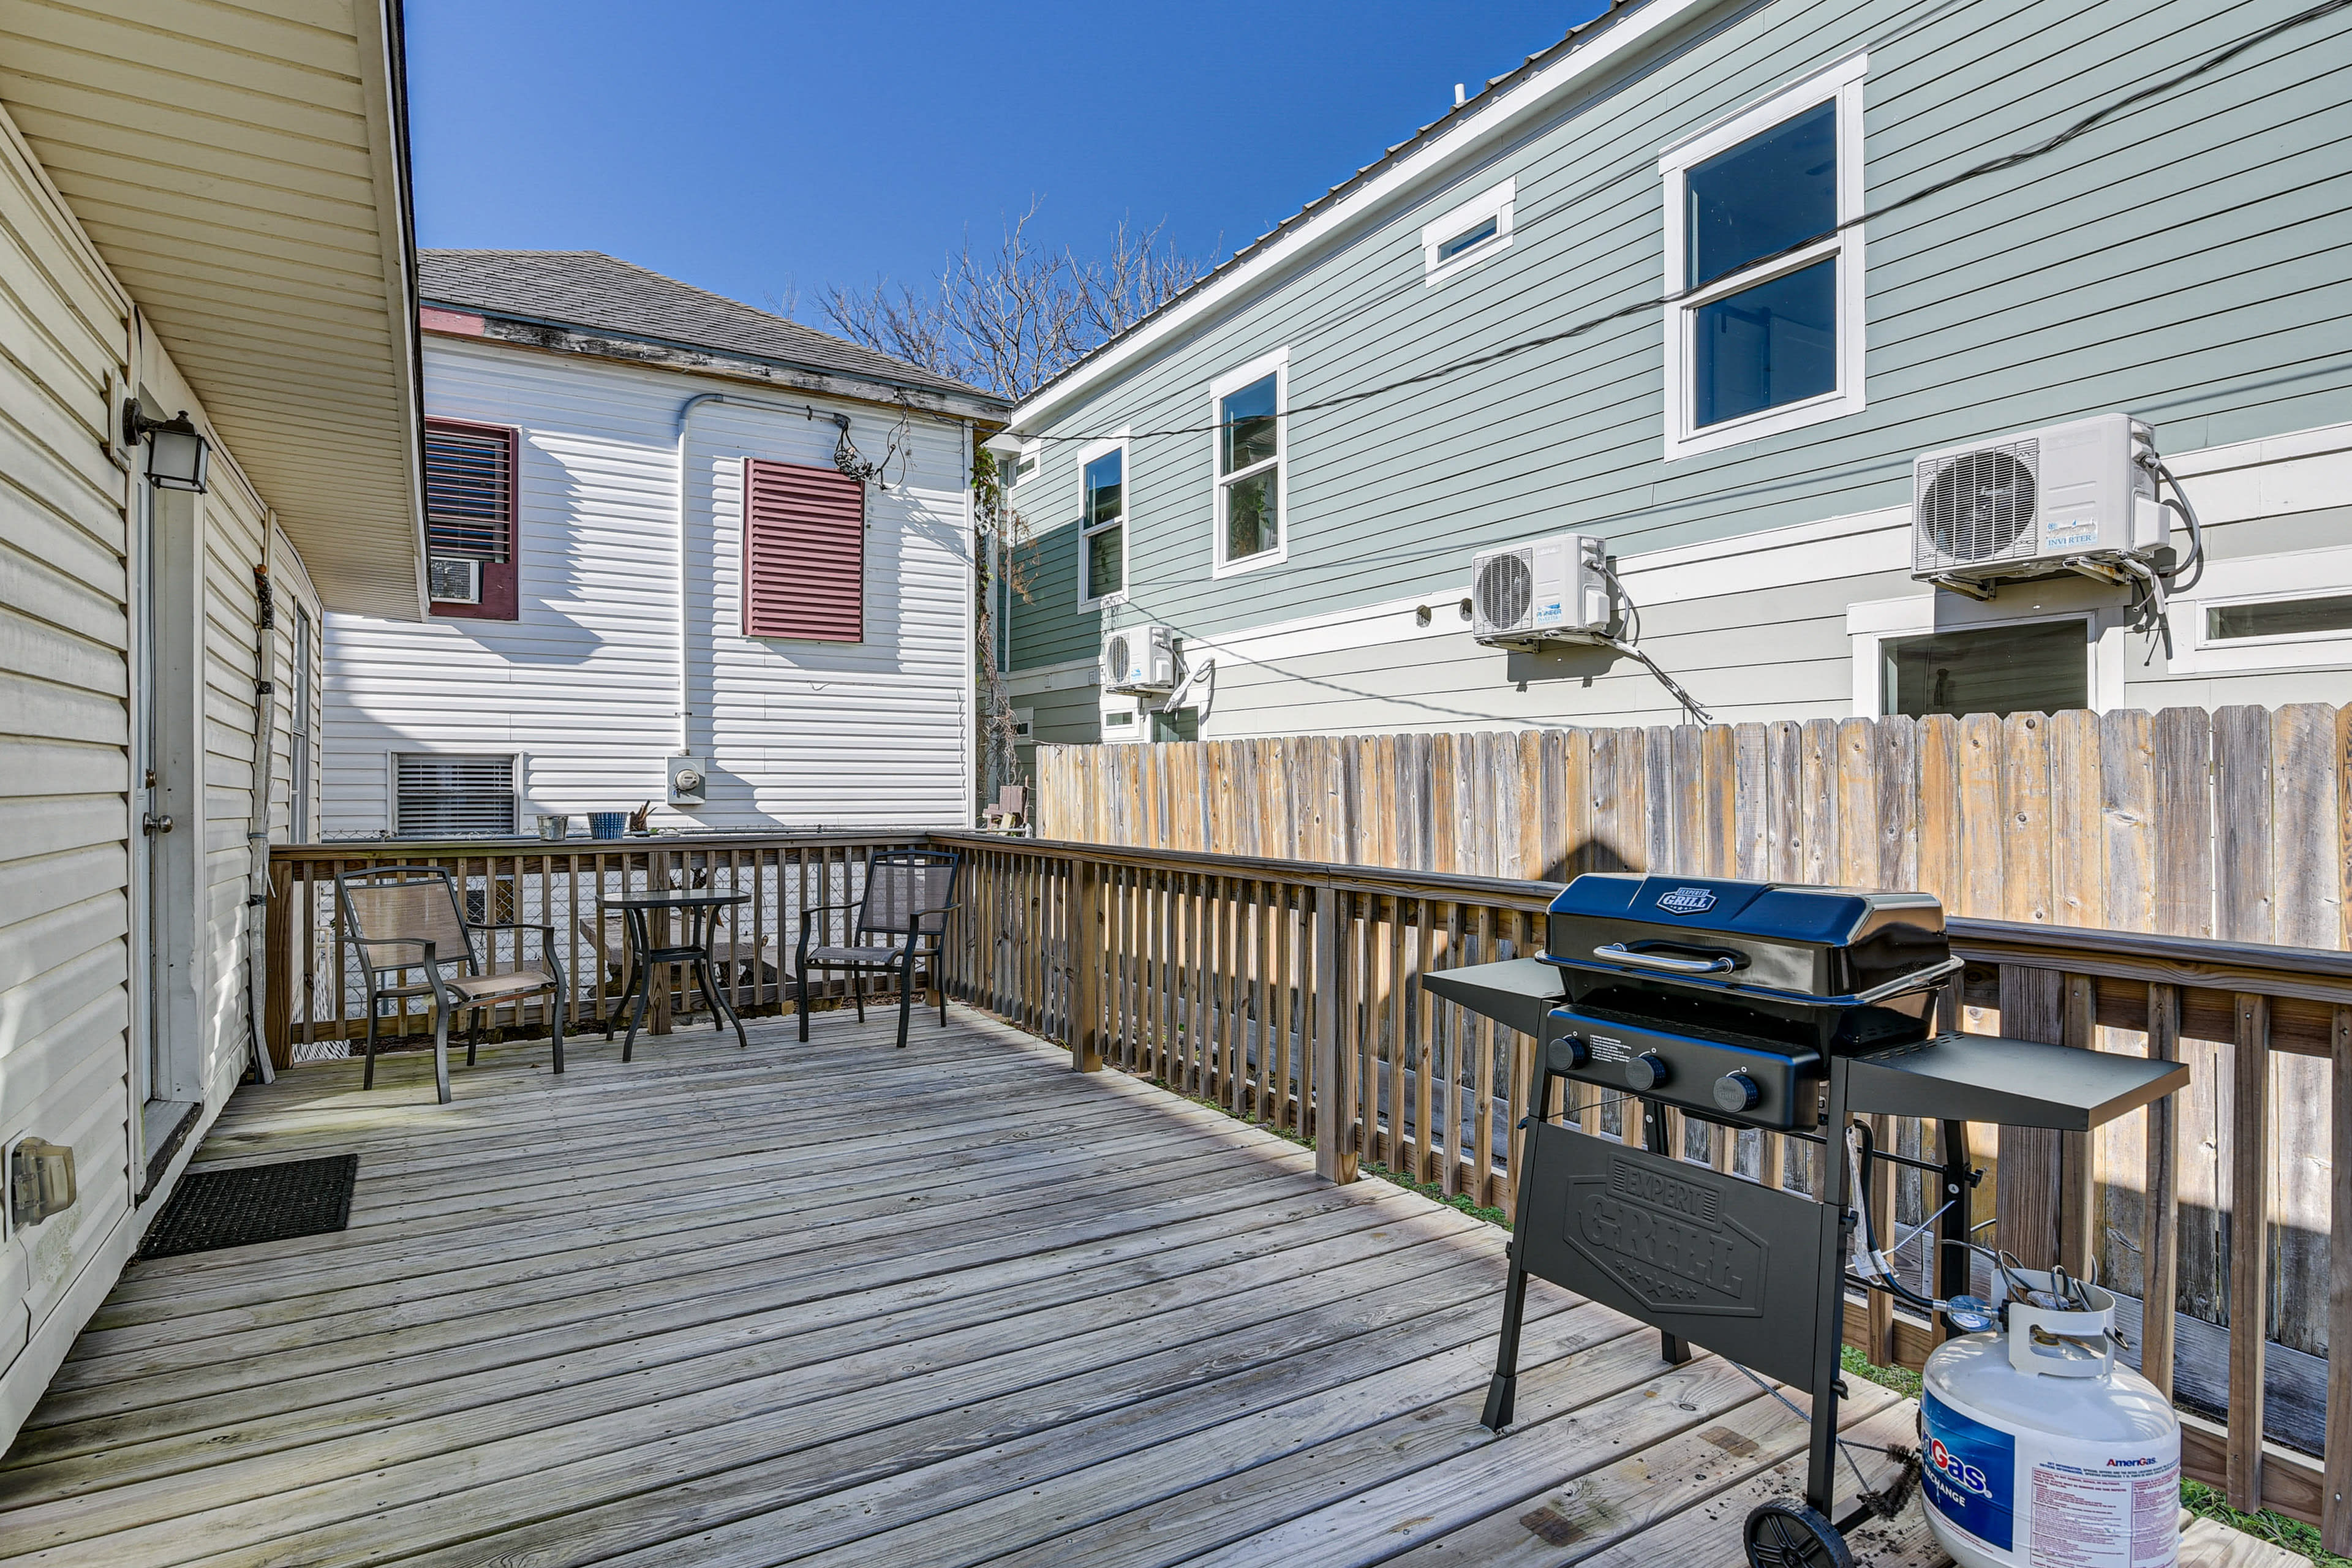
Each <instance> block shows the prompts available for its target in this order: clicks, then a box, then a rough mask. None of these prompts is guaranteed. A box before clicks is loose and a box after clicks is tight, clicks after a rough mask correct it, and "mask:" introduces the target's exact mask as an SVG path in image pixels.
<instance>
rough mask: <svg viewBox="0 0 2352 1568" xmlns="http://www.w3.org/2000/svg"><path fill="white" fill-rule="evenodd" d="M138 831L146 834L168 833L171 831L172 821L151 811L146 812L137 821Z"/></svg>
mask: <svg viewBox="0 0 2352 1568" xmlns="http://www.w3.org/2000/svg"><path fill="white" fill-rule="evenodd" d="M139 831H140V832H142V833H147V834H156V833H169V832H171V831H172V819H171V818H170V817H168V816H156V815H155V814H154V813H153V812H152V811H151V812H147V813H145V814H144V815H143V816H141V817H140V819H139Z"/></svg>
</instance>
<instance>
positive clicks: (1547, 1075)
mask: <svg viewBox="0 0 2352 1568" xmlns="http://www.w3.org/2000/svg"><path fill="white" fill-rule="evenodd" d="M1552 1080H1553V1074H1552V1073H1551V1072H1550V1070H1549V1068H1547V1069H1546V1070H1545V1072H1544V1075H1543V1077H1542V1078H1541V1079H1538V1082H1537V1085H1536V1110H1535V1115H1534V1116H1532V1117H1531V1118H1529V1119H1528V1130H1527V1133H1528V1135H1527V1137H1526V1138H1525V1140H1523V1141H1522V1142H1520V1144H1519V1165H1520V1170H1519V1206H1518V1208H1517V1211H1516V1212H1517V1214H1518V1215H1519V1216H1520V1219H1521V1222H1522V1223H1525V1220H1526V1216H1527V1215H1528V1212H1529V1210H1528V1205H1530V1204H1532V1203H1533V1202H1534V1201H1535V1192H1536V1154H1535V1148H1536V1131H1537V1127H1536V1124H1537V1123H1540V1122H1543V1121H1549V1120H1550V1117H1551V1086H1552ZM1508 1250H1509V1253H1510V1258H1511V1278H1510V1283H1509V1284H1508V1285H1507V1286H1506V1287H1505V1288H1504V1290H1503V1332H1502V1337H1501V1339H1500V1340H1499V1341H1498V1342H1496V1346H1495V1376H1494V1380H1493V1381H1492V1382H1490V1383H1488V1384H1486V1413H1485V1414H1484V1415H1480V1416H1479V1417H1478V1423H1479V1425H1480V1426H1484V1427H1486V1430H1488V1431H1489V1432H1499V1431H1501V1430H1502V1429H1503V1428H1504V1427H1506V1426H1509V1425H1510V1424H1511V1405H1512V1403H1513V1401H1514V1400H1515V1399H1517V1395H1518V1390H1519V1321H1520V1320H1521V1319H1522V1318H1524V1317H1525V1316H1526V1315H1527V1310H1528V1271H1527V1269H1526V1268H1524V1267H1523V1266H1522V1265H1521V1263H1520V1261H1519V1233H1518V1232H1517V1230H1516V1229H1515V1230H1513V1231H1512V1233H1511V1240H1510V1246H1509V1248H1508Z"/></svg>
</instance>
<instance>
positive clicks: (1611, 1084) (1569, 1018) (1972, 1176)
mask: <svg viewBox="0 0 2352 1568" xmlns="http://www.w3.org/2000/svg"><path fill="white" fill-rule="evenodd" d="M1961 967H1962V961H1961V960H1959V959H1958V958H1955V957H1954V956H1953V955H1952V952H1951V946H1950V942H1949V941H1948V938H1947V937H1946V935H1945V932H1944V914H1943V909H1942V907H1941V906H1940V905H1939V904H1938V903H1937V901H1936V900H1934V899H1933V898H1930V897H1928V896H1927V895H1926V894H1923V893H1889V892H1866V891H1862V890H1858V889H1848V888H1818V887H1798V886H1790V885H1787V884H1780V883H1769V882H1741V881H1727V880H1717V879H1698V878H1675V877H1645V876H1639V875H1630V874H1592V875H1587V876H1583V877H1580V878H1578V879H1576V880H1575V881H1574V882H1572V883H1570V884H1569V886H1568V887H1567V888H1566V889H1563V890H1562V891H1561V892H1560V893H1559V896H1558V897H1557V898H1556V899H1555V900H1553V901H1552V905H1551V910H1550V912H1549V917H1548V920H1547V925H1546V950H1545V952H1543V953H1542V954H1541V955H1539V956H1538V957H1534V958H1523V959H1514V960H1509V961H1507V962H1504V963H1486V964H1479V965H1475V966H1474V967H1471V968H1466V969H1456V970H1451V971H1447V972H1445V973H1437V974H1431V975H1429V976H1427V977H1426V979H1425V982H1424V983H1425V984H1427V986H1428V988H1429V989H1430V991H1432V992H1433V993H1434V994H1437V995H1440V996H1444V997H1447V998H1450V999H1451V1000H1454V1001H1456V1002H1459V1003H1461V1004H1462V1005H1465V1006H1466V1007H1468V1008H1470V1009H1472V1010H1473V1011H1475V1012H1477V1013H1481V1014H1484V1015H1485V1016H1488V1017H1491V1018H1494V1019H1496V1020H1497V1021H1498V1022H1500V1023H1503V1024H1505V1025H1507V1026H1510V1027H1511V1028H1514V1029H1517V1030H1518V1031H1519V1032H1520V1033H1522V1034H1526V1035H1529V1036H1531V1037H1534V1038H1535V1039H1536V1040H1537V1041H1538V1043H1539V1047H1540V1048H1539V1051H1538V1058H1537V1060H1538V1066H1539V1068H1540V1072H1539V1078H1538V1092H1537V1097H1536V1100H1535V1110H1534V1114H1533V1115H1532V1116H1530V1118H1529V1122H1528V1135H1527V1139H1526V1142H1525V1143H1524V1145H1523V1154H1522V1159H1521V1165H1520V1171H1519V1182H1520V1185H1519V1206H1518V1217H1517V1223H1516V1225H1515V1227H1514V1232H1513V1237H1512V1242H1511V1279H1510V1287H1509V1290H1508V1293H1507V1297H1506V1300H1505V1310H1504V1322H1503V1333H1502V1342H1501V1346H1500V1352H1499V1354H1498V1356H1497V1364H1496V1373H1495V1379H1494V1383H1493V1384H1492V1385H1491V1387H1490V1388H1489V1390H1488V1393H1487V1400H1486V1416H1485V1421H1486V1426H1490V1427H1492V1428H1494V1429H1496V1430H1497V1431H1499V1430H1501V1429H1502V1428H1503V1427H1504V1426H1507V1425H1508V1424H1509V1422H1510V1419H1511V1414H1512V1402H1513V1394H1514V1387H1515V1382H1516V1372H1517V1348H1518V1331H1519V1320H1520V1315H1521V1312H1522V1310H1523V1309H1524V1306H1525V1302H1526V1296H1527V1279H1528V1276H1529V1275H1530V1274H1532V1275H1535V1276H1537V1277H1538V1278H1540V1279H1549V1280H1551V1281H1553V1282H1554V1283H1556V1284H1559V1285H1562V1286H1565V1287H1566V1288H1568V1289H1571V1290H1574V1291H1576V1292H1577V1293H1579V1294H1580V1295H1583V1296H1586V1297H1589V1298H1591V1299H1592V1300H1597V1301H1600V1302H1602V1303H1604V1304H1605V1305H1608V1306H1611V1307H1613V1308H1615V1309H1617V1310H1620V1311H1622V1312H1625V1313H1627V1314H1628V1315H1630V1316H1633V1317H1635V1318H1638V1319H1640V1320H1641V1321H1644V1322H1647V1323H1650V1324H1652V1325H1654V1326H1655V1327H1656V1328H1658V1329H1659V1330H1660V1331H1661V1334H1662V1342H1663V1348H1664V1354H1665V1356H1666V1359H1667V1360H1669V1361H1675V1362H1679V1361H1682V1360H1684V1359H1686V1357H1687V1355H1688V1353H1689V1352H1688V1350H1687V1349H1686V1348H1685V1347H1686V1344H1693V1343H1695V1344H1698V1345H1702V1346H1705V1347H1706V1349H1708V1350H1710V1351H1713V1352H1716V1353H1717V1354H1719V1355H1721V1356H1724V1357H1725V1358H1727V1359H1728V1360H1731V1361H1734V1362H1738V1363H1741V1364H1742V1365H1744V1366H1747V1367H1749V1368H1751V1369H1753V1370H1755V1371H1757V1372H1759V1373H1764V1374H1765V1375H1768V1376H1770V1377H1775V1378H1778V1379H1780V1381H1782V1382H1784V1383H1787V1384H1793V1385H1795V1386H1797V1387H1800V1388H1803V1389H1806V1390H1809V1391H1811V1395H1812V1414H1811V1430H1812V1446H1811V1468H1810V1471H1809V1474H1808V1478H1807V1486H1806V1499H1807V1504H1808V1506H1807V1507H1806V1508H1802V1509H1800V1508H1797V1507H1795V1506H1794V1505H1792V1504H1778V1503H1775V1504H1767V1505H1765V1506H1764V1507H1763V1508H1760V1509H1759V1510H1756V1511H1755V1512H1754V1513H1753V1514H1751V1515H1750V1517H1749V1520H1748V1554H1749V1560H1750V1561H1751V1562H1752V1563H1791V1564H1814V1563H1819V1564H1834V1563H1843V1562H1845V1561H1847V1558H1846V1557H1845V1555H1844V1546H1843V1540H1842V1534H1841V1532H1842V1531H1843V1529H1845V1528H1849V1527H1851V1525H1852V1524H1853V1522H1854V1518H1853V1517H1849V1518H1847V1519H1845V1520H1843V1521H1834V1522H1833V1521H1832V1520H1831V1519H1830V1518H1829V1514H1830V1512H1831V1510H1832V1502H1833V1497H1834V1486H1833V1483H1834V1479H1835V1477H1834V1475H1833V1473H1832V1465H1833V1462H1834V1458H1835V1455H1836V1434H1837V1395H1838V1384H1837V1373H1838V1347H1839V1343H1840V1342H1841V1340H1842V1338H1843V1327H1844V1301H1845V1295H1846V1291H1847V1289H1848V1288H1849V1287H1860V1288H1863V1289H1877V1290H1884V1291H1887V1292H1889V1293H1892V1294H1894V1295H1896V1296H1898V1297H1902V1298H1906V1299H1907V1300H1909V1301H1910V1303H1911V1304H1912V1305H1913V1306H1915V1307H1917V1308H1920V1309H1923V1310H1928V1311H1930V1312H1942V1313H1945V1314H1946V1315H1947V1316H1948V1317H1951V1316H1952V1315H1953V1314H1954V1313H1957V1314H1958V1316H1957V1320H1956V1321H1959V1322H1961V1323H1962V1324H1964V1325H1965V1324H1967V1323H1968V1322H1969V1318H1968V1313H1967V1310H1966V1308H1965V1306H1964V1305H1961V1304H1959V1303H1955V1302H1954V1300H1952V1299H1953V1298H1963V1300H1965V1298H1964V1293H1965V1292H1966V1290H1967V1289H1968V1263H1969V1251H1968V1243H1969V1203H1968V1201H1967V1198H1968V1194H1969V1192H1970V1191H1971V1190H1972V1189H1973V1187H1974V1185H1975V1184H1976V1182H1977V1180H1978V1174H1979V1173H1977V1172H1976V1171H1975V1169H1974V1168H1973V1167H1972V1166H1971V1164H1970V1163H1969V1149H1968V1123H1969V1122H1971V1121H1977V1122H1992V1123H2000V1124H2005V1125H2009V1126H2017V1127H2043V1128H2055V1129H2059V1130H2062V1131H2088V1130H2089V1129H2091V1128H2093V1127H2096V1126H2099V1125H2101V1124H2103V1123H2105V1122H2106V1121H2112V1120H2113V1119H2115V1118H2116V1117H2117V1116H2121V1115H2123V1114H2125V1113H2126V1112H2127V1111H2130V1110H2136V1109H2137V1108H2138V1107H2140V1106H2144V1105H2147V1104H2148V1103H2149V1102H2151V1101H2153V1100H2158V1099H2161V1098H2162V1097H2163V1096H2165V1095H2168V1094H2170V1093H2172V1092H2174V1091H2175V1090H2177V1089H2180V1088H2182V1087H2184V1086H2185V1085H2186V1084H2187V1082H2188V1079H2189V1074H2188V1069H2187V1068H2184V1067H2181V1066H2179V1065H2178V1064H2175V1063H2171V1062H2164V1061H2150V1060H2147V1059H2144V1058H2136V1057H2125V1056H2111V1055H2105V1054H2103V1053H2100V1052H2095V1051H2086V1050H2078V1049H2074V1048H2070V1047H2062V1046H2050V1045H2042V1044H2036V1043H2033V1042H2030V1041H2023V1040H2008V1039H1998V1038H1994V1037H1989V1036H1981V1035H1956V1034H1949V1033H1944V1032H1941V1031H1940V1030H1939V1029H1938V1027H1937V1011H1938V1003H1939V1001H1940V1000H1941V998H1942V995H1943V993H1944V992H1945V990H1946V988H1947V987H1948V986H1950V985H1952V984H1955V983H1956V982H1957V980H1958V975H1959V973H1960V970H1961ZM1576 1086H1586V1087H1587V1088H1588V1089H1590V1090H1591V1091H1594V1092H1599V1093H1605V1094H1615V1095H1618V1096H1622V1097H1623V1099H1624V1100H1625V1101H1626V1103H1625V1106H1624V1115H1623V1117H1622V1126H1623V1127H1624V1128H1625V1129H1626V1137H1625V1139H1623V1140H1620V1139H1616V1138H1610V1137H1603V1136H1596V1135H1593V1134H1590V1133H1586V1132H1584V1131H1580V1130H1579V1129H1578V1128H1577V1127H1576V1126H1574V1125H1572V1124H1571V1121H1570V1117H1569V1115H1568V1114H1567V1112H1566V1110H1565V1108H1564V1106H1563V1105H1562V1104H1561V1103H1559V1101H1560V1100H1561V1098H1562V1096H1561V1094H1560V1093H1558V1092H1556V1090H1558V1091H1565V1094H1566V1095H1567V1096H1568V1097H1570V1098H1573V1097H1574V1096H1575V1093H1576ZM1636 1107H1638V1118H1637V1117H1636V1115H1635V1109H1636ZM1669 1109H1671V1110H1676V1111H1679V1112H1680V1113H1681V1114H1682V1115H1684V1116H1685V1117H1692V1118H1696V1119H1697V1120H1699V1121H1706V1122H1709V1123H1712V1124H1714V1125H1716V1126H1719V1127H1724V1128H1730V1129H1740V1128H1751V1127H1752V1128H1758V1129H1761V1130H1764V1131H1777V1132H1785V1133H1789V1134H1791V1135H1793V1136H1795V1137H1798V1138H1801V1139H1811V1140H1813V1141H1816V1142H1819V1143H1820V1144H1821V1145H1822V1148H1823V1152H1824V1153H1825V1155H1826V1171H1825V1175H1824V1180H1823V1183H1822V1191H1821V1192H1820V1193H1819V1194H1810V1195H1809V1194H1801V1193H1796V1192H1790V1191H1784V1190H1780V1189H1778V1188H1773V1187H1767V1186H1765V1185H1763V1184H1759V1183H1757V1182H1753V1181H1748V1180H1746V1179H1744V1178H1741V1177H1739V1176H1737V1175H1734V1174H1731V1173H1724V1172H1718V1171H1715V1170H1712V1169H1709V1168H1707V1167H1706V1166H1702V1165H1697V1164H1694V1163H1690V1162H1688V1161H1685V1160H1682V1159H1678V1158H1675V1156H1674V1154H1673V1152H1671V1151H1670V1147H1669V1142H1668V1136H1669V1132H1668V1119H1667V1117H1666V1115H1665V1114H1664V1113H1665V1111H1666V1110H1669ZM1876 1114H1891V1115H1897V1116H1916V1117H1926V1118H1930V1119H1933V1120H1935V1121H1938V1122H1940V1123H1941V1127H1942V1134H1943V1136H1942V1150H1943V1155H1944V1158H1943V1162H1942V1163H1941V1164H1940V1165H1929V1164H1926V1163H1922V1162H1918V1161H1913V1160H1909V1159H1906V1158H1904V1157H1902V1156H1899V1155H1896V1154H1895V1153H1893V1152H1887V1151H1881V1150H1878V1149H1876V1148H1875V1147H1874V1146H1873V1145H1872V1143H1871V1142H1870V1140H1869V1137H1868V1130H1867V1128H1866V1126H1864V1125H1862V1124H1859V1123H1855V1122H1854V1121H1853V1118H1855V1117H1857V1116H1864V1115H1876ZM1637 1134H1638V1142H1636V1141H1635V1139H1636V1136H1637ZM1875 1161H1894V1162H1896V1163H1900V1164H1905V1165H1909V1166H1913V1167H1915V1168H1917V1169H1920V1170H1923V1171H1927V1172H1930V1173H1933V1174H1934V1176H1935V1177H1936V1178H1937V1183H1938V1185H1939V1188H1940V1191H1941V1194H1942V1196H1943V1198H1944V1199H1945V1200H1946V1202H1945V1205H1944V1207H1943V1208H1942V1211H1941V1217H1940V1219H1939V1220H1938V1221H1937V1231H1936V1234H1937V1246H1936V1253H1937V1263H1936V1267H1935V1269H1934V1273H1935V1276H1936V1279H1937V1290H1936V1295H1935V1298H1934V1299H1929V1298H1926V1297H1921V1296H1918V1295H1916V1293H1915V1292H1913V1291H1911V1290H1910V1289H1907V1288H1906V1287H1905V1286H1904V1285H1903V1284H1902V1283H1901V1281H1900V1280H1899V1279H1897V1278H1896V1276H1895V1271H1894V1269H1893V1268H1891V1267H1889V1266H1888V1265H1887V1263H1886V1260H1885V1255H1884V1253H1883V1252H1882V1251H1881V1249H1880V1248H1879V1247H1878V1243H1877V1241H1876V1239H1875V1229H1876V1227H1875V1224H1874V1217H1873V1216H1872V1215H1870V1214H1869V1213H1868V1212H1867V1209H1866V1207H1865V1206H1864V1204H1863V1201H1862V1199H1863V1194H1864V1190H1865V1187H1866V1184H1865V1182H1864V1180H1863V1179H1862V1177H1863V1176H1864V1173H1866V1170H1867V1168H1868V1167H1869V1166H1870V1165H1871V1163H1874V1162H1875ZM1857 1237H1859V1238H1860V1240H1861V1242H1862V1246H1861V1247H1860V1248H1859V1249H1857V1248H1856V1247H1855V1242H1856V1240H1857ZM1947 1243H1949V1244H1950V1245H1946V1244H1947ZM1857 1259H1858V1260H1859V1262H1860V1267H1861V1270H1862V1271H1861V1274H1860V1275H1859V1276H1857V1275H1855V1274H1853V1273H1852V1272H1851V1271H1850V1265H1852V1264H1853V1263H1854V1262H1855V1260H1857Z"/></svg>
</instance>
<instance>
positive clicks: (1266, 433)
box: [1209, 349, 1290, 577]
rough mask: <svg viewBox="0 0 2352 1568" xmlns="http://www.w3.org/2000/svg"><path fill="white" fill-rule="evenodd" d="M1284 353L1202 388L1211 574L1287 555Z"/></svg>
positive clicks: (1225, 573)
mask: <svg viewBox="0 0 2352 1568" xmlns="http://www.w3.org/2000/svg"><path fill="white" fill-rule="evenodd" d="M1289 405H1290V351H1289V350H1288V349H1276V350H1275V351H1274V352H1273V353H1270V354H1265V355H1262V356H1261V357H1259V358H1257V359H1254V360H1252V361H1251V362H1250V363H1247V364H1245V365H1242V366H1239V367H1238V368H1236V369H1234V370H1230V371H1228V372H1226V373H1225V374H1223V375H1221V376H1219V377H1217V378H1216V380H1214V381H1213V382H1211V383H1210V384H1209V414H1210V422H1211V423H1212V424H1213V426H1215V429H1214V430H1213V431H1212V432H1211V434H1210V437H1209V445H1210V462H1211V472H1212V473H1213V474H1214V476H1215V483H1216V491H1217V496H1216V528H1217V531H1216V540H1215V543H1214V546H1213V549H1214V552H1215V553H1214V556H1213V560H1214V565H1213V568H1212V574H1213V575H1214V576H1218V577H1226V576H1231V575H1232V574H1234V573H1236V572H1254V571H1255V570H1256V569H1257V568H1259V567H1261V566H1271V565H1273V564H1275V563H1276V562H1279V561H1284V560H1287V559H1288V558H1289V554H1290V495H1289V480H1290V465H1289V462H1288V460H1287V458H1288V450H1289V445H1290V442H1289V424H1290V418H1289V416H1288V415H1287V414H1286V412H1284V411H1285V410H1286V408H1288V407H1289Z"/></svg>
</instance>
